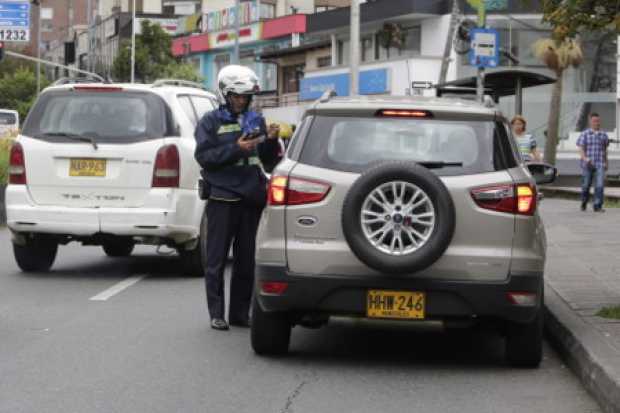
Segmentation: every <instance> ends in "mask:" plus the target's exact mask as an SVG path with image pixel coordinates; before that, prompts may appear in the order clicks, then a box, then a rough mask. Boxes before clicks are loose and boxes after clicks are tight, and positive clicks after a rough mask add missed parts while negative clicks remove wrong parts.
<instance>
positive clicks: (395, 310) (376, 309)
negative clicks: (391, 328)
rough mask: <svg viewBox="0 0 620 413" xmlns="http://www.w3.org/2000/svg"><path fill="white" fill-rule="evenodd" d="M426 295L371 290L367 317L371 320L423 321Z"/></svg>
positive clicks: (367, 302)
mask: <svg viewBox="0 0 620 413" xmlns="http://www.w3.org/2000/svg"><path fill="white" fill-rule="evenodd" d="M425 309H426V294H424V293H421V292H411V291H383V290H369V291H368V296H367V301H366V315H367V316H368V317H369V318H405V319H423V318H424V314H425Z"/></svg>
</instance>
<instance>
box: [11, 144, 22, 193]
mask: <svg viewBox="0 0 620 413" xmlns="http://www.w3.org/2000/svg"><path fill="white" fill-rule="evenodd" d="M9 183H10V184H13V185H26V158H25V156H24V148H23V147H22V145H21V144H20V143H19V142H14V143H13V145H12V146H11V154H10V155H9Z"/></svg>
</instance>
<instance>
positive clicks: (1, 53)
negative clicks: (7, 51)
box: [0, 42, 4, 62]
mask: <svg viewBox="0 0 620 413" xmlns="http://www.w3.org/2000/svg"><path fill="white" fill-rule="evenodd" d="M3 58H4V43H3V42H0V62H1V61H2V59H3Z"/></svg>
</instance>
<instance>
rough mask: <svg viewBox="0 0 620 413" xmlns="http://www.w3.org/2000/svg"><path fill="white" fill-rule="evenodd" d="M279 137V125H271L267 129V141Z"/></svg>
mask: <svg viewBox="0 0 620 413" xmlns="http://www.w3.org/2000/svg"><path fill="white" fill-rule="evenodd" d="M279 137H280V125H278V124H277V123H272V124H271V125H269V128H268V129H267V139H278V138H279Z"/></svg>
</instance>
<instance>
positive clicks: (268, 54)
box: [258, 40, 331, 59]
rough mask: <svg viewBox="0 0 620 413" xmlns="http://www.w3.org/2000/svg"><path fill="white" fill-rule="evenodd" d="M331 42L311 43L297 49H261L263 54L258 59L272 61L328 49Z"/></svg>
mask: <svg viewBox="0 0 620 413" xmlns="http://www.w3.org/2000/svg"><path fill="white" fill-rule="evenodd" d="M330 46H331V41H329V40H326V41H321V42H313V43H307V44H303V45H301V46H297V47H287V48H286V49H275V50H266V49H263V52H262V53H260V54H259V55H258V58H259V59H274V58H278V57H284V56H290V55H294V54H298V53H302V52H307V51H308V50H314V49H321V48H324V47H330Z"/></svg>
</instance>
